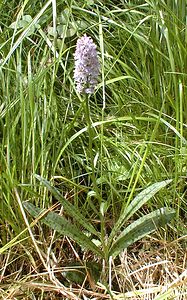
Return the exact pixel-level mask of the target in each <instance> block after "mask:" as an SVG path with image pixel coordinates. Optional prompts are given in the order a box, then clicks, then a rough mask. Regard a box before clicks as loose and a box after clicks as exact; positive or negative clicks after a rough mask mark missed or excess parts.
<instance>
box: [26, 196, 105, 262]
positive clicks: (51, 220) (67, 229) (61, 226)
mask: <svg viewBox="0 0 187 300" xmlns="http://www.w3.org/2000/svg"><path fill="white" fill-rule="evenodd" d="M24 207H25V209H26V210H27V211H28V212H29V213H30V214H31V215H32V216H33V217H35V218H38V217H39V216H40V215H41V214H43V213H45V211H46V212H47V210H46V209H41V208H38V207H35V206H34V205H33V204H32V203H29V202H24ZM41 221H42V223H44V224H46V225H47V226H49V227H50V228H52V229H54V230H56V231H57V232H59V233H61V234H63V235H66V236H68V237H70V238H71V239H72V240H74V241H75V242H77V243H78V244H79V245H80V246H83V247H84V248H86V249H88V250H91V251H93V252H94V253H95V254H97V255H98V256H100V257H102V256H103V254H102V251H101V250H100V249H99V248H98V247H97V246H96V245H95V244H94V243H93V242H92V241H91V240H90V239H89V238H88V237H87V236H86V235H85V234H84V233H83V232H82V230H80V229H79V228H78V227H77V226H75V225H73V224H71V223H70V222H69V221H68V220H66V219H65V218H64V217H63V216H59V215H58V214H57V213H54V212H52V211H51V212H48V213H47V215H46V216H44V217H42V218H41Z"/></svg>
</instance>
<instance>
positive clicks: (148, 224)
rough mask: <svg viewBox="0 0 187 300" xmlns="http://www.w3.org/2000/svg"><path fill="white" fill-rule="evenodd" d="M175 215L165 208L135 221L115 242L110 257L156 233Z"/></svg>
mask: <svg viewBox="0 0 187 300" xmlns="http://www.w3.org/2000/svg"><path fill="white" fill-rule="evenodd" d="M174 215H175V210H173V209H168V208H166V207H163V208H161V209H158V210H156V211H154V212H152V213H150V214H147V215H145V216H143V217H141V218H139V219H138V220H137V221H134V222H133V223H132V224H130V225H129V226H128V227H127V228H125V229H124V230H123V231H122V233H121V234H120V235H119V237H118V238H117V239H116V241H114V243H113V244H112V246H111V248H110V250H109V256H113V257H116V256H117V255H118V254H119V253H120V252H121V251H122V250H124V249H125V248H127V247H128V246H130V245H132V244H133V243H134V242H136V241H138V240H140V239H141V238H143V237H144V236H146V235H148V234H150V233H151V232H153V231H155V230H156V229H157V228H158V227H163V226H164V225H166V224H167V223H168V222H169V221H171V219H172V218H173V217H174Z"/></svg>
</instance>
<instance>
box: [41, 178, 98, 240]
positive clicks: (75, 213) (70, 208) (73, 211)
mask: <svg viewBox="0 0 187 300" xmlns="http://www.w3.org/2000/svg"><path fill="white" fill-rule="evenodd" d="M35 177H36V178H37V179H38V180H39V181H40V182H41V183H42V184H43V185H44V186H45V187H46V188H47V189H48V190H49V191H50V192H51V193H52V194H53V196H54V197H55V198H56V199H57V200H58V201H60V202H61V203H62V205H63V207H64V209H65V211H66V212H67V213H68V214H69V215H70V216H71V217H72V218H73V219H74V220H76V221H77V222H78V223H79V224H81V225H82V226H83V227H84V228H85V229H87V230H88V231H89V232H90V233H93V234H94V235H96V236H99V233H98V232H97V231H96V230H95V228H94V227H93V226H92V225H91V224H90V222H89V221H88V220H87V219H86V218H85V217H84V216H83V215H82V214H81V213H80V211H79V210H78V209H77V208H76V207H75V206H74V205H72V204H71V203H70V202H69V201H68V200H66V199H65V198H64V197H63V196H62V195H61V194H60V192H59V191H58V190H57V189H56V188H55V187H52V186H51V185H50V183H49V182H48V181H47V180H45V179H44V178H42V177H40V176H39V175H36V174H35Z"/></svg>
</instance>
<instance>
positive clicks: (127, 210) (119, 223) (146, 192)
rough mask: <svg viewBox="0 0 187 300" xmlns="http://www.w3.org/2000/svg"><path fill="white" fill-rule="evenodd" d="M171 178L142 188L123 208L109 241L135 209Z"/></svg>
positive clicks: (110, 240)
mask: <svg viewBox="0 0 187 300" xmlns="http://www.w3.org/2000/svg"><path fill="white" fill-rule="evenodd" d="M171 181H172V180H164V181H161V182H156V183H154V184H152V185H150V186H149V187H148V188H146V189H144V190H143V191H142V192H141V193H139V194H138V195H137V196H136V197H135V198H134V199H133V200H132V202H131V203H130V204H129V205H128V206H127V207H125V208H124V209H123V211H122V213H121V215H120V217H119V219H118V221H117V222H116V224H115V225H114V227H113V230H112V232H111V234H110V237H109V243H111V242H112V240H113V238H114V237H115V235H116V234H117V232H118V231H119V230H120V228H121V226H122V225H123V224H124V223H125V222H126V221H127V220H128V219H130V218H131V217H132V216H133V214H135V212H136V211H138V210H139V209H140V207H142V205H144V204H145V203H146V202H147V201H148V200H149V199H151V198H152V197H153V196H154V195H155V194H156V193H157V192H158V191H159V190H160V189H162V188H164V187H165V186H166V185H167V184H169V183H170V182H171Z"/></svg>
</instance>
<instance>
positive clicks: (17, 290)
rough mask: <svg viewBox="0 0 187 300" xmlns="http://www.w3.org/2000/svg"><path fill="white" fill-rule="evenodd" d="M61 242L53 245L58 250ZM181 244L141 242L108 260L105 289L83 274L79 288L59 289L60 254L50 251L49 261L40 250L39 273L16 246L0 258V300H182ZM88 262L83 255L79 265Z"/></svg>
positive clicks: (186, 292)
mask: <svg viewBox="0 0 187 300" xmlns="http://www.w3.org/2000/svg"><path fill="white" fill-rule="evenodd" d="M184 238H185V237H184ZM64 242H65V241H64V240H63V241H61V245H59V241H58V243H57V244H56V245H58V247H59V246H60V248H61V247H63V245H64ZM183 242H184V241H183V240H182V241H181V240H180V241H179V240H176V241H173V242H171V243H167V242H165V241H160V240H156V239H146V240H144V241H142V242H138V243H136V244H135V245H133V247H132V248H130V249H128V250H125V251H124V252H123V253H121V255H120V257H119V259H118V260H117V261H111V270H110V271H107V270H105V274H106V273H108V274H107V276H103V275H102V277H103V278H104V277H105V278H107V277H108V279H109V285H108V286H109V287H108V288H106V287H105V285H104V284H101V282H100V281H99V282H97V283H93V282H91V280H90V278H89V274H88V273H87V274H86V275H85V280H84V281H83V283H82V285H78V284H76V283H72V282H69V284H68V285H67V283H66V284H64V282H63V276H62V272H63V271H64V269H65V268H66V267H64V266H65V265H66V259H67V257H66V258H65V257H64V256H63V255H62V253H60V255H61V259H59V256H58V257H57V253H58V251H57V252H56V254H54V250H53V254H52V255H51V256H50V257H53V259H50V260H49V259H48V258H49V255H48V254H47V253H45V251H46V250H44V251H41V254H42V255H43V260H45V265H46V266H47V269H44V267H43V265H42V262H41V261H40V259H38V256H37V255H36V252H35V251H34V249H31V248H30V250H29V254H28V250H27V251H25V248H23V247H19V248H18V247H17V249H16V251H15V249H14V250H13V249H11V250H10V251H9V252H8V253H7V254H6V255H4V256H2V257H1V277H0V282H1V283H0V295H1V299H3V300H10V299H15V300H18V299H25V300H30V299H44V300H47V299H112V298H113V299H115V300H120V299H130V300H135V299H141V300H152V299H155V300H161V299H178V300H181V299H187V288H186V286H187V284H186V283H187V269H186V261H187V260H186V256H187V253H186V248H185V244H184V243H183ZM72 247H73V245H72ZM40 248H41V245H40ZM56 250H57V249H56ZM55 255H56V256H55ZM74 255H75V253H74ZM76 255H77V257H78V253H76ZM77 257H76V258H77ZM88 258H89V259H91V257H90V256H89V257H88V256H87V255H86V254H85V255H84V256H83V257H82V260H84V259H88ZM71 259H72V256H71ZM79 259H80V257H79ZM72 272H73V269H72Z"/></svg>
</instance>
